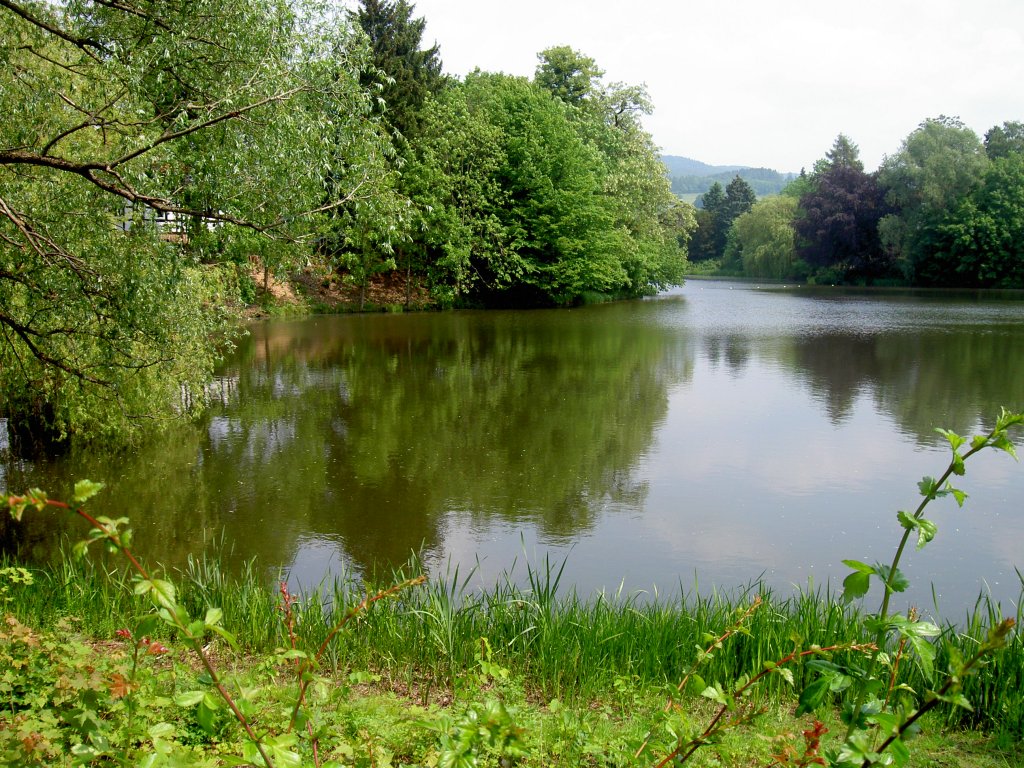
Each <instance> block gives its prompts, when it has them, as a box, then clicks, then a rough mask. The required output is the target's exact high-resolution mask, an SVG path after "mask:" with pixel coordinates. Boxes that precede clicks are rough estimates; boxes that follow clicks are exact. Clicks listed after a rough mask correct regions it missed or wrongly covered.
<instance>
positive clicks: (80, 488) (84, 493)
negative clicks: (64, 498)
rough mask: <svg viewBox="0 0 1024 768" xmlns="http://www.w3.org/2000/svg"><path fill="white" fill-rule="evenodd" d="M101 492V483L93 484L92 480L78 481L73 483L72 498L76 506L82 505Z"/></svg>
mask: <svg viewBox="0 0 1024 768" xmlns="http://www.w3.org/2000/svg"><path fill="white" fill-rule="evenodd" d="M102 490H103V483H94V482H93V481H92V480H79V481H78V482H77V483H75V494H74V496H73V497H72V498H73V499H74V501H75V503H76V504H84V503H85V502H87V501H88V500H89V499H91V498H92V497H93V496H95V495H96V494H97V493H99V492H100V491H102Z"/></svg>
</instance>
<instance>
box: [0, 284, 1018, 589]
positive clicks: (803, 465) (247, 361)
mask: <svg viewBox="0 0 1024 768" xmlns="http://www.w3.org/2000/svg"><path fill="white" fill-rule="evenodd" d="M1022 308H1024V304H1022V303H1021V302H1006V301H1003V302H988V301H980V300H978V299H977V298H975V297H966V298H958V297H951V296H949V295H944V296H942V297H941V298H940V299H936V298H935V297H934V296H933V295H913V294H907V295H899V294H877V293H873V294H860V293H850V292H831V293H827V294H812V293H811V292H809V291H807V290H806V289H798V290H791V291H787V290H780V289H771V290H758V289H756V288H755V287H751V286H744V285H739V284H731V283H711V282H707V283H705V282H700V283H698V282H694V283H691V284H690V285H688V286H686V287H685V288H684V289H682V290H680V291H678V292H676V293H675V294H673V295H667V296H663V297H658V298H657V299H654V300H649V301H642V302H629V303H623V304H615V305H606V306H599V307H588V308H583V309H579V310H571V311H558V312H545V311H537V312H525V313H514V312H493V313H473V312H465V313H447V314H421V315H410V316H387V315H384V316H366V317H321V318H313V319H309V320H302V321H294V322H268V323H262V324H257V325H255V326H253V328H252V333H251V335H250V336H249V337H248V338H247V339H245V340H244V341H243V342H242V343H241V344H240V345H239V347H238V349H237V352H236V353H235V354H234V356H233V357H232V358H231V360H229V361H227V363H226V364H225V366H224V368H223V371H222V372H221V377H220V378H219V379H218V380H217V382H215V383H214V385H213V386H212V387H211V388H210V391H209V392H208V393H207V394H208V395H209V396H210V398H211V400H212V405H211V409H210V411H209V413H208V415H207V417H206V418H205V419H204V420H203V421H202V422H201V423H200V424H197V425H190V426H186V427H182V428H180V429H177V430H175V431H173V432H172V433H171V434H169V435H168V436H167V438H166V439H164V440H160V441H154V442H153V443H151V444H149V445H146V446H143V447H142V448H140V449H139V450H137V451H134V452H131V453H126V454H123V455H115V456H111V455H103V454H101V453H99V452H96V451H84V452H80V453H72V454H70V455H68V456H65V457H62V459H61V460H60V461H52V462H48V461H42V460H41V461H36V462H34V463H25V462H22V463H20V464H19V463H16V462H14V461H12V460H8V461H6V462H5V463H4V464H3V465H2V466H3V470H2V471H3V472H4V473H5V474H4V475H0V478H3V477H6V482H7V484H8V486H9V487H11V488H12V489H20V488H24V487H28V486H32V485H39V486H42V487H45V488H47V489H48V490H51V491H53V492H55V493H60V494H64V495H67V493H68V492H69V489H70V486H71V484H72V483H73V481H74V480H75V479H78V478H81V477H90V478H93V479H104V480H106V481H107V482H108V483H109V486H110V487H109V489H108V490H107V491H105V492H104V494H103V496H102V497H101V499H102V503H103V505H104V510H103V511H104V512H105V513H106V514H109V515H110V516H113V517H116V516H120V515H128V516H130V517H131V518H132V519H133V520H134V521H135V527H136V529H137V532H138V541H139V546H140V548H141V549H142V550H143V552H144V553H146V554H148V555H150V556H151V557H154V558H157V559H160V560H162V561H163V562H165V563H167V564H169V565H175V564H181V563H182V562H184V560H185V558H186V557H187V556H188V554H189V553H194V552H195V551H196V549H197V548H200V547H202V546H203V542H204V541H210V540H213V539H217V538H219V537H220V536H222V535H223V537H224V540H225V541H226V542H230V545H231V547H233V549H232V550H231V551H232V552H233V554H232V557H236V558H239V559H241V558H248V557H253V556H255V557H258V558H259V561H260V563H261V564H263V566H264V567H265V568H266V569H267V570H268V571H271V572H275V571H276V570H277V569H278V568H279V567H284V568H286V569H288V570H290V572H291V573H292V577H293V578H294V579H297V580H299V581H301V582H303V583H310V582H313V581H319V578H320V577H321V576H322V575H324V574H325V572H327V571H333V570H336V569H337V568H340V567H342V566H345V567H352V568H355V569H357V570H362V571H367V570H369V569H371V568H373V567H374V565H375V564H386V563H392V564H398V563H403V562H405V561H406V560H407V558H408V556H409V555H410V553H411V552H412V551H418V552H420V553H421V556H422V557H423V558H424V560H425V561H426V562H427V563H428V565H431V566H433V567H435V568H437V567H442V564H443V563H445V562H446V561H447V560H448V559H449V558H453V559H454V560H455V561H457V562H462V563H464V564H467V565H472V564H474V563H475V562H476V561H477V558H478V557H479V558H482V560H483V564H482V566H481V569H480V574H479V578H481V579H483V580H484V581H485V582H486V579H488V578H493V577H494V576H495V575H496V574H497V572H499V571H501V570H504V569H505V568H508V567H510V565H511V563H512V562H514V561H516V560H517V559H520V560H521V557H522V556H523V554H524V551H525V553H526V554H527V555H528V556H534V555H535V556H537V557H542V556H543V553H545V552H553V553H555V556H556V557H557V556H562V555H564V554H565V553H567V552H570V551H571V556H570V558H569V563H568V566H567V570H566V579H567V580H568V581H571V582H573V583H575V584H576V585H578V586H579V587H580V588H581V589H582V590H583V591H585V592H589V591H590V590H592V589H596V588H602V587H608V588H614V587H615V586H617V585H618V584H619V583H620V581H621V580H623V579H625V581H626V584H627V587H629V588H640V587H649V586H650V585H652V584H657V585H658V586H659V587H660V588H661V589H663V590H664V589H672V588H674V587H675V586H676V585H678V584H679V583H680V581H682V582H683V583H684V584H686V585H689V584H690V583H691V582H692V580H693V578H694V574H696V576H697V579H698V581H699V582H700V583H702V584H705V585H708V586H710V585H711V584H716V585H721V586H735V585H737V584H742V583H746V582H748V581H749V580H750V579H752V578H756V577H758V575H759V574H762V573H763V574H764V575H765V578H766V579H767V580H769V581H771V582H772V583H773V584H776V585H779V586H783V587H787V588H788V585H790V584H798V585H801V584H806V581H807V578H808V576H809V575H814V576H815V578H817V579H818V580H819V581H824V580H825V579H833V581H836V582H837V581H838V580H840V579H841V578H842V575H843V568H842V567H841V566H840V560H841V559H842V558H849V557H856V558H858V559H866V560H870V559H872V558H879V559H881V558H884V557H886V556H888V553H889V545H890V542H891V541H892V540H893V539H894V538H895V534H896V530H895V523H894V522H893V520H894V516H895V510H896V509H898V508H899V507H900V506H906V505H908V504H911V503H913V502H914V498H913V491H914V484H915V482H916V480H917V479H918V478H919V477H920V476H921V475H923V474H934V473H936V472H937V471H939V469H940V468H941V466H940V465H941V463H942V462H943V461H944V458H943V453H942V450H941V446H940V445H939V439H938V438H937V436H936V435H935V433H934V432H933V428H934V427H935V426H936V425H939V424H941V425H945V426H950V427H952V428H954V429H957V430H959V431H970V430H974V429H977V428H978V427H980V426H981V425H984V424H988V423H989V422H990V420H991V417H992V415H993V414H994V413H995V411H996V409H997V408H998V407H999V406H1000V405H1003V404H1005V405H1008V406H1011V407H1018V408H1019V407H1021V406H1022V405H1024V403H1022V402H1021V401H1022V392H1021V389H1020V382H1021V381H1024V311H1022ZM968 490H970V491H971V492H972V495H973V498H972V499H971V501H970V502H969V504H970V505H971V506H970V508H971V516H970V517H967V518H958V517H955V516H953V517H952V522H950V523H948V524H947V523H940V537H939V539H937V540H936V543H935V544H934V545H933V546H932V547H930V548H929V550H928V551H926V553H924V555H923V556H922V557H918V558H915V562H914V565H913V566H911V570H912V573H911V578H912V579H915V578H916V580H917V581H918V582H920V583H921V584H923V585H926V584H927V582H928V580H930V579H933V578H937V577H938V576H940V575H941V576H945V575H946V573H944V572H943V571H944V570H947V571H948V563H957V564H959V565H957V567H958V568H960V569H961V571H962V572H961V573H960V574H958V578H957V580H956V581H957V584H958V586H957V587H956V589H955V590H954V591H949V590H947V592H946V593H945V594H946V595H947V597H948V599H949V600H950V601H952V602H954V603H957V604H959V603H963V602H967V601H970V600H971V599H973V597H974V596H975V594H976V591H977V588H978V586H979V585H980V584H981V583H982V581H981V579H982V578H987V579H989V581H990V582H996V581H998V582H1000V588H1001V589H1002V590H1003V591H1002V592H1000V593H999V594H1000V595H1001V596H1002V597H1004V598H1009V597H1015V596H1016V591H1015V587H1014V582H1013V578H1012V577H1013V567H1014V565H1015V564H1019V563H1018V561H1017V560H1016V559H1015V558H1018V557H1019V555H1018V554H1017V553H1018V552H1020V551H1022V549H1024V524H1022V523H1019V522H1017V521H1016V518H1015V517H1013V516H1012V515H1011V514H1010V511H1011V510H1016V509H1019V508H1020V507H1021V506H1022V503H1024V472H1022V471H1020V469H1019V468H1018V467H1016V466H1015V465H1012V462H1003V461H999V460H993V459H990V458H988V457H986V458H985V459H984V460H982V461H981V462H980V463H978V464H977V465H976V467H974V468H972V469H971V472H970V476H969V478H968ZM947 513H948V511H946V512H944V513H943V514H947ZM1001 516H1002V517H1001ZM1007 517H1010V519H1009V520H1008V519H1006V518H1007ZM60 525H62V523H56V522H55V521H54V520H51V519H49V518H46V519H35V520H33V521H29V522H28V523H26V525H25V526H23V527H22V528H20V529H19V530H18V531H17V533H16V534H15V532H13V531H12V529H11V526H9V525H8V526H7V527H6V528H4V527H2V526H0V536H3V537H6V538H5V539H4V541H3V546H5V547H8V548H9V547H12V546H14V545H15V544H14V543H15V540H16V539H17V541H19V542H20V543H21V545H22V546H23V547H25V548H27V550H26V551H28V552H29V553H30V554H35V555H37V556H41V555H42V553H43V552H44V551H45V550H46V549H47V547H48V546H52V542H53V540H54V539H53V531H54V530H55V529H59V527H60ZM957 527H960V528H961V530H960V531H959V533H957V532H956V531H955V530H954V529H956V528H957ZM947 531H948V533H947ZM913 569H916V573H914V572H913ZM947 581H948V580H947ZM943 588H945V587H944V586H943ZM922 595H925V596H926V595H927V588H926V587H924V592H923V593H922Z"/></svg>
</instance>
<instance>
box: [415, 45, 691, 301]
mask: <svg viewBox="0 0 1024 768" xmlns="http://www.w3.org/2000/svg"><path fill="white" fill-rule="evenodd" d="M549 53H552V56H554V52H549ZM563 53H566V52H563ZM569 53H572V52H568V53H566V55H567V56H568V55H569ZM578 57H579V55H578V54H575V53H572V56H571V57H570V58H571V61H577V58H578ZM580 67H582V68H585V67H584V65H582V64H581V65H580ZM539 73H540V74H541V75H543V71H542V70H539ZM539 76H540V75H539ZM552 77H553V75H552ZM593 77H597V75H596V74H595V75H593ZM593 77H591V76H589V75H588V78H590V79H587V82H588V83H590V87H589V89H588V90H587V91H586V93H585V96H586V98H585V99H584V98H583V97H582V96H581V97H580V99H578V100H576V102H578V103H572V104H570V103H567V102H566V101H565V100H563V99H562V98H560V97H558V96H556V95H554V94H552V93H551V92H550V91H548V90H547V89H546V88H545V87H542V86H541V85H539V84H537V83H534V82H530V81H527V80H525V79H522V78H514V77H509V76H507V75H500V74H489V73H482V72H476V73H473V74H471V75H470V76H468V77H467V78H466V80H465V82H463V83H461V84H458V85H456V86H454V87H452V88H451V89H449V90H448V91H446V92H445V93H443V94H441V95H440V96H439V97H438V98H437V100H436V101H435V102H434V103H433V104H431V105H430V106H429V108H428V118H427V119H428V120H429V121H430V122H431V123H432V124H433V125H435V126H436V127H437V130H436V131H435V132H433V133H432V135H431V136H429V137H427V136H425V137H424V138H423V140H422V141H421V142H419V144H418V146H417V158H416V161H415V162H413V163H412V164H411V167H410V168H409V169H408V171H407V177H408V178H409V180H410V181H409V188H410V190H411V194H412V198H413V200H414V202H415V204H416V207H417V210H418V211H419V212H420V213H419V216H420V219H419V221H420V223H419V224H418V225H414V227H413V231H414V235H413V244H412V245H411V246H410V247H412V248H415V249H418V250H419V251H420V254H421V255H420V256H419V260H420V261H421V262H422V263H424V264H426V265H428V267H427V269H428V270H429V271H430V273H431V275H432V277H433V280H434V281H435V282H434V285H435V286H436V289H437V290H439V291H441V292H445V291H446V292H447V297H446V298H447V301H449V302H453V301H455V300H462V301H467V300H469V301H473V302H482V303H485V304H494V303H499V304H518V305H522V304H526V305H532V304H566V303H572V302H575V301H579V300H580V298H581V297H582V296H584V295H585V294H605V295H613V296H621V295H633V296H635V295H642V294H644V293H647V292H649V291H652V290H656V289H657V288H660V287H663V286H666V285H670V284H673V283H675V282H678V281H679V280H680V279H681V275H682V272H683V265H684V264H685V257H684V253H685V252H684V250H683V249H682V247H681V244H682V243H683V242H685V240H686V237H687V234H688V232H687V229H686V228H687V226H688V220H687V218H686V216H685V215H682V216H681V215H679V214H678V212H676V213H673V198H672V196H671V194H670V192H669V191H668V186H667V182H666V181H665V180H664V177H663V175H662V174H661V172H660V166H659V164H658V161H657V158H656V154H655V152H654V147H653V144H652V143H651V140H650V137H649V136H648V135H647V134H646V133H645V132H643V131H642V129H641V128H640V126H639V122H638V121H637V120H636V118H635V116H634V113H635V111H636V110H642V109H644V108H645V104H646V102H645V100H644V98H643V95H642V94H641V93H639V92H637V91H636V90H635V89H631V88H628V87H626V86H621V85H619V84H612V85H610V86H607V87H604V86H603V85H602V84H600V83H598V82H595V81H594V80H593ZM585 79H586V78H585ZM580 87H582V86H580Z"/></svg>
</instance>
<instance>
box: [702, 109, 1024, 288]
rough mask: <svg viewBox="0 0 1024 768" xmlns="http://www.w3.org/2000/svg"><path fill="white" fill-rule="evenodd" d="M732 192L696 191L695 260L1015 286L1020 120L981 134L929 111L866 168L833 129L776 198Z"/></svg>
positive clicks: (779, 274) (749, 269)
mask: <svg viewBox="0 0 1024 768" xmlns="http://www.w3.org/2000/svg"><path fill="white" fill-rule="evenodd" d="M739 181H741V180H739V179H737V180H736V181H734V182H733V183H731V184H730V189H732V187H733V186H734V185H735V184H738V183H739ZM729 198H730V195H729V194H727V193H725V192H723V190H722V189H721V187H720V186H719V187H717V188H716V187H712V189H711V190H710V191H709V192H708V193H706V194H705V195H704V196H703V201H702V202H703V208H704V211H699V212H698V214H697V216H698V218H697V221H698V225H699V226H698V229H697V231H696V232H695V233H694V235H693V247H691V252H690V257H691V259H692V260H694V261H700V260H711V259H719V260H720V263H721V268H722V270H723V271H725V272H728V273H731V274H744V275H748V276H752V277H764V278H776V279H796V280H810V281H812V282H819V283H859V284H880V283H886V284H900V285H915V286H931V287H965V288H1024V123H1020V122H1014V121H1009V122H1005V123H1003V124H1002V125H998V126H995V127H993V128H992V129H991V130H989V131H988V132H987V133H986V134H985V136H984V139H980V138H979V137H978V136H977V134H975V133H974V132H973V131H972V130H970V129H969V128H967V127H966V126H965V125H964V124H963V123H962V122H961V121H960V120H958V119H957V118H950V117H945V116H942V117H938V118H934V119H928V120H925V121H924V122H922V123H921V124H920V125H919V126H918V128H917V129H915V130H914V131H913V132H912V133H911V134H910V135H909V136H907V138H906V139H904V141H903V142H902V144H901V146H900V148H899V150H898V151H897V152H895V153H894V154H892V155H889V156H886V157H885V159H884V160H883V162H882V164H881V166H880V167H879V169H878V170H877V171H875V172H874V173H867V172H865V171H864V164H863V163H862V162H861V160H860V157H859V151H858V148H857V145H856V144H855V143H853V142H852V141H851V140H850V139H849V138H848V137H846V136H845V135H842V134H840V135H839V136H838V137H837V138H836V140H835V142H834V143H833V145H832V147H831V148H830V149H829V151H828V152H827V153H826V154H825V157H824V158H822V159H821V160H819V161H818V162H817V163H815V166H814V169H813V170H812V172H811V173H806V172H801V174H800V176H799V177H798V178H797V179H795V180H793V181H792V182H791V183H790V184H789V185H788V186H787V187H786V188H785V189H784V190H783V191H782V193H781V194H780V195H779V196H777V197H771V198H765V199H762V200H757V201H752V200H751V199H750V198H751V195H750V194H749V193H748V191H747V190H743V189H738V190H734V191H733V193H732V195H731V201H730V202H729V204H728V205H726V201H727V200H728V199H729Z"/></svg>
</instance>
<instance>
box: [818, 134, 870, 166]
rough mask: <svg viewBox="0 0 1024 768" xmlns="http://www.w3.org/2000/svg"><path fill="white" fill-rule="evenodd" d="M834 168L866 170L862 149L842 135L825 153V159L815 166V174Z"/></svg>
mask: <svg viewBox="0 0 1024 768" xmlns="http://www.w3.org/2000/svg"><path fill="white" fill-rule="evenodd" d="M833 168H853V169H854V170H857V171H863V170H864V163H862V162H861V159H860V148H859V147H858V146H857V145H856V144H854V143H853V142H852V141H850V139H849V137H847V136H846V135H844V134H842V133H840V134H839V135H838V136H836V140H835V141H834V142H833V143H832V148H831V149H830V150H829V151H828V152H826V153H825V157H824V158H822V159H821V160H819V161H818V162H817V163H815V164H814V173H815V174H821V173H825V172H826V171H828V170H831V169H833Z"/></svg>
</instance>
